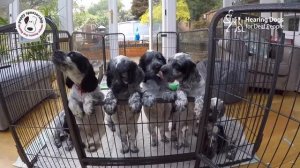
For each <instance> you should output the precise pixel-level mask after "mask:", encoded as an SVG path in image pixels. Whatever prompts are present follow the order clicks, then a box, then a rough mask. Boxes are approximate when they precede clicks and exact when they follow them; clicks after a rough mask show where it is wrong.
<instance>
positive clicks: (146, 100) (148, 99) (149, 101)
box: [142, 91, 155, 107]
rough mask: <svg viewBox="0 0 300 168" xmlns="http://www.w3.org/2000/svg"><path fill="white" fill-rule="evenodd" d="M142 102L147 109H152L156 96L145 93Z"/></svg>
mask: <svg viewBox="0 0 300 168" xmlns="http://www.w3.org/2000/svg"><path fill="white" fill-rule="evenodd" d="M142 102H143V105H144V106H145V107H151V106H152V105H153V104H154V103H155V96H154V95H153V94H152V93H151V92H149V91H145V92H144V93H143V98H142Z"/></svg>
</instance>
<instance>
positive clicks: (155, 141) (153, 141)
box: [151, 138, 158, 147]
mask: <svg viewBox="0 0 300 168" xmlns="http://www.w3.org/2000/svg"><path fill="white" fill-rule="evenodd" d="M157 144H158V142H157V139H156V138H152V139H151V146H153V147H154V146H157Z"/></svg>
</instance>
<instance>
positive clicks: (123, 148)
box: [121, 145, 129, 154]
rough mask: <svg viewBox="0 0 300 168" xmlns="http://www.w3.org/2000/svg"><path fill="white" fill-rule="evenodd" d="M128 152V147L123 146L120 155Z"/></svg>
mask: <svg viewBox="0 0 300 168" xmlns="http://www.w3.org/2000/svg"><path fill="white" fill-rule="evenodd" d="M128 152H129V146H127V145H123V146H122V149H121V153H123V154H125V153H128Z"/></svg>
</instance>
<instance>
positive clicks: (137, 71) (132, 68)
mask: <svg viewBox="0 0 300 168" xmlns="http://www.w3.org/2000/svg"><path fill="white" fill-rule="evenodd" d="M128 66H129V68H128V71H127V73H128V83H129V84H137V85H138V84H140V83H141V82H142V81H143V80H144V72H143V70H142V69H141V68H140V67H138V66H137V64H136V63H135V62H130V63H129V65H128Z"/></svg>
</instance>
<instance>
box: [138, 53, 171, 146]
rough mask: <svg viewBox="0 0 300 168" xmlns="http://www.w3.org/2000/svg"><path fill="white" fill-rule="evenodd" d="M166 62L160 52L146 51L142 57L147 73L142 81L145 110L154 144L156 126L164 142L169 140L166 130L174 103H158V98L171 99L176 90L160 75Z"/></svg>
mask: <svg viewBox="0 0 300 168" xmlns="http://www.w3.org/2000/svg"><path fill="white" fill-rule="evenodd" d="M165 64H166V59H165V58H164V57H163V55H162V54H161V53H160V52H157V51H149V52H146V53H145V54H144V55H143V56H142V57H141V59H140V62H139V66H140V67H141V68H142V69H143V71H144V73H145V79H144V82H143V83H142V88H143V98H142V100H143V110H144V113H145V115H146V116H147V118H148V121H149V125H148V129H149V133H150V135H151V144H152V146H156V145H157V143H158V142H157V139H158V138H157V133H156V129H155V128H156V127H158V128H159V130H160V134H161V141H162V142H169V139H168V138H167V137H166V135H165V132H166V131H168V128H169V127H168V123H169V120H170V115H171V110H172V104H171V103H156V101H155V100H156V98H162V99H164V100H167V101H170V100H173V99H174V97H175V92H171V91H170V90H169V89H168V83H167V82H166V81H165V80H162V78H161V77H160V75H159V72H160V68H161V67H162V66H163V65H165Z"/></svg>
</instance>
